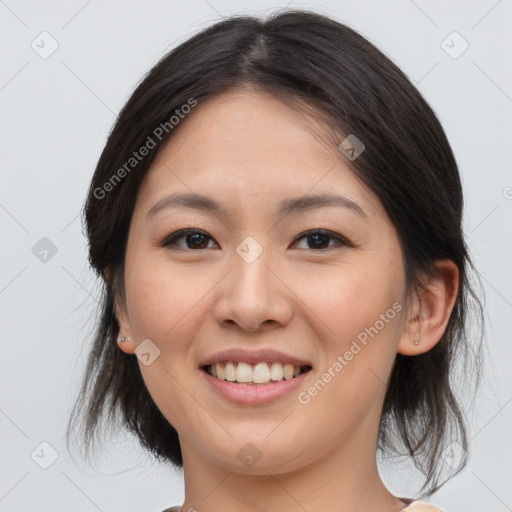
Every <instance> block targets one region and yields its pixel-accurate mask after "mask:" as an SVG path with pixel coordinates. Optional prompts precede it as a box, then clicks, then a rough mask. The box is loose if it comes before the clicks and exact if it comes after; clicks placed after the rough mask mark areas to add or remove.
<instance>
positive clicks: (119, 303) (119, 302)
mask: <svg viewBox="0 0 512 512" xmlns="http://www.w3.org/2000/svg"><path fill="white" fill-rule="evenodd" d="M114 310H115V315H116V318H117V323H118V324H119V334H118V337H117V344H118V345H119V348H120V349H121V350H122V351H123V352H125V353H126V354H133V353H134V352H135V348H136V345H135V340H134V339H133V335H132V328H131V325H130V320H129V318H128V311H127V308H126V303H125V301H124V300H123V299H120V298H118V296H116V298H115V299H114Z"/></svg>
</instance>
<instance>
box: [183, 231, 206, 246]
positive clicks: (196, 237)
mask: <svg viewBox="0 0 512 512" xmlns="http://www.w3.org/2000/svg"><path fill="white" fill-rule="evenodd" d="M188 236H189V241H192V242H191V243H192V245H193V246H194V247H200V248H201V249H202V248H203V247H202V245H204V235H201V234H200V233H193V234H192V235H188ZM201 242H203V243H201ZM206 245H208V244H206Z"/></svg>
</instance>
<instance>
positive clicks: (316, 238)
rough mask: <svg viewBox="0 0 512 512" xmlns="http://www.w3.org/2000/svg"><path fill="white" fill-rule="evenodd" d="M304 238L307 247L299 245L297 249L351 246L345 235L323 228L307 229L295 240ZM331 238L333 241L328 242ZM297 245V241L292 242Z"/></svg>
mask: <svg viewBox="0 0 512 512" xmlns="http://www.w3.org/2000/svg"><path fill="white" fill-rule="evenodd" d="M302 239H305V240H306V244H307V247H299V249H320V250H321V249H330V248H332V247H343V246H353V244H352V243H351V242H349V241H348V240H347V239H346V238H345V237H343V236H341V235H338V234H337V233H333V232H332V231H326V230H323V229H316V230H312V231H308V232H306V233H303V234H302V235H301V236H299V237H298V238H296V241H297V240H302ZM331 240H333V241H334V242H335V243H334V244H330V241H331ZM294 245H295V246H296V245H297V242H295V243H294Z"/></svg>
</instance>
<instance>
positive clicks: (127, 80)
mask: <svg viewBox="0 0 512 512" xmlns="http://www.w3.org/2000/svg"><path fill="white" fill-rule="evenodd" d="M287 5H289V6H290V7H292V8H300V9H311V10H314V11H317V12H320V13H324V14H327V15H329V16H332V17H334V18H335V19H337V20H339V21H342V22H344V23H347V24H348V25H350V26H351V27H353V28H355V29H356V30H358V31H359V32H360V33H362V34H363V35H364V36H366V37H367V38H368V39H369V40H370V41H372V42H373V43H374V44H376V45H377V46H378V47H379V48H380V49H381V50H383V51H384V52H385V53H386V54H387V55H388V56H389V57H391V58H392V59H393V60H394V61H395V62H396V63H397V64H398V65H399V66H400V67H401V68H402V69H403V70H404V72H405V73H406V74H407V75H408V77H409V78H410V79H411V81H412V82H413V83H414V84H416V85H417V87H418V88H419V90H420V91H421V92H422V94H423V95H424V96H425V98H426V99H427V101H428V102H429V103H430V104H431V106H432V107H433V109H434V110H435V112H436V113H437V115H438V116H439V119H440V121H441V123H442V125H443V127H444V129H445V130H446V133H447V135H448V138H449V140H450V142H451V144H452V147H453V150H454V152H455V155H456V158H457V161H458V164H459V166H460V170H461V174H462V179H463V184H464V192H465V218H464V225H465V231H466V234H467V238H468V243H469V246H470V249H471V251H472V254H473V257H474V260H475V262H476V266H477V268H478V270H479V274H480V278H481V280H482V284H483V286H484V290H485V295H486V304H487V319H488V320H487V321H488V329H487V344H488V350H487V352H488V356H487V362H486V366H485V370H486V375H485V379H484V382H483V385H482V387H481V389H480V391H479V393H478V396H477V397H476V398H475V401H474V405H475V407H474V410H475V412H474V413H473V414H472V415H471V436H472V443H473V449H472V452H471V460H470V464H469V466H468V467H467V468H466V469H465V470H464V472H463V473H461V474H460V475H459V476H457V477H456V478H454V479H453V480H452V481H450V482H449V483H448V484H447V485H446V486H445V487H443V488H442V490H441V491H440V492H438V493H437V494H435V495H434V496H433V497H432V498H431V501H432V502H433V503H435V504H437V505H438V506H440V507H442V508H443V509H445V510H446V512H477V511H486V512H505V511H510V510H512V485H511V483H512V403H511V401H512V372H511V370H510V366H511V363H512V342H511V336H510V320H511V318H512V279H511V273H510V264H511V262H512V226H511V224H512V223H511V219H512V173H511V151H510V146H511V141H512V133H511V132H512V130H511V125H512V123H511V120H512V117H511V113H512V80H511V78H512V66H511V63H512V59H511V57H512V55H511V53H512V41H511V39H512V37H511V34H512V30H511V28H512V27H511V21H512V1H510V0H501V1H496V0H480V1H467V0H459V1H440V0H437V1H429V2H427V1H423V0H415V1H412V0H394V1H390V2H380V1H377V0H358V1H353V0H352V1H346V0H330V1H324V2H323V3H318V4H313V3H299V2H292V3H287V2H280V1H276V2H271V1H261V0H189V1H188V2H187V3H184V2H172V1H167V2H164V1H162V0H146V1H144V2H134V1H131V2H123V1H121V0H108V1H100V0H89V1H85V0H68V1H66V2H64V1H63V0H62V1H56V0H54V1H45V2H36V1H34V0H31V1H21V0H2V1H0V16H1V28H2V31H1V36H0V37H1V48H2V60H1V71H0V101H1V109H2V110H1V158H0V163H1V169H2V172H1V189H0V221H1V248H2V253H1V265H0V306H1V319H2V323H1V353H0V432H1V435H0V511H4V512H7V511H9V512H29V511H30V512H38V511H52V512H65V511H66V512H67V511H69V510H73V511H84V512H89V511H91V512H93V511H98V510H99V511H104V512H106V511H120V510H123V511H124V512H131V511H133V512H144V511H147V512H152V511H153V512H159V511H161V510H162V509H164V508H165V507H167V506H171V505H176V504H180V503H181V502H182V499H183V496H184V492H183V480H182V476H181V474H180V473H179V472H177V471H175V470H174V469H172V468H171V467H169V466H164V465H159V464H155V463H152V461H151V459H149V458H148V457H146V456H145V454H144V453H143V452H142V451H141V450H140V449H139V448H138V445H137V443H136V442H135V441H134V440H133V439H132V438H131V437H130V436H127V435H119V436H118V437H117V438H115V439H113V440H112V442H111V443H110V444H109V448H108V450H107V451H106V452H105V453H104V456H103V457H102V459H101V460H100V461H99V462H98V464H97V466H96V467H95V468H94V467H91V466H87V465H85V463H84V462H82V461H80V460H74V459H73V458H72V457H71V456H70V455H69V453H67V451H66V446H65V443H64V433H65V428H66V422H67V418H68V415H69V412H70V410H71V406H72V404H73V399H74V397H75V394H76V391H77V386H78V383H79V380H80V376H81V372H82V370H83V367H84V362H85V357H86V354H87V353H88V347H89V342H90V337H91V333H92V329H93V320H94V315H95V312H96V309H95V308H96V307H97V295H98V290H99V288H98V286H97V284H96V283H95V279H94V276H93V274H92V272H91V271H90V270H89V268H88V265H87V252H86V240H85V238H84V236H83V234H82V228H81V222H80V218H79V213H80V210H81V207H82V204H83V201H84V199H85V194H86V191H87V187H88V184H89V180H90V178H91V176H92V173H93V170H94V167H95V165H96V162H97V159H98V157H99V155H100V152H101V150H102V148H103V145H104V143H105V140H106V137H107V134H108V132H109V130H110V128H111V126H112V123H113V121H114V119H115V116H116V115H117V113H118V112H119V110H120V109H121V107H122V105H123V104H124V102H125V101H126V99H127V98H128V96H129V95H130V93H131V92H132V90H133V88H134V87H135V85H136V84H137V83H138V81H139V80H140V78H141V76H142V75H143V74H144V73H145V72H146V71H147V70H148V69H149V68H150V67H152V66H153V65H154V64H155V63H156V62H157V60H158V59H159V58H160V57H161V56H162V55H163V54H164V53H166V52H167V51H169V50H170V49H171V48H172V47H174V46H175V45H176V44H178V43H179V42H182V41H183V40H185V39H186V38H188V37H189V36H190V35H191V34H193V33H196V32H197V31H199V30H200V29H202V28H204V27H206V26H207V25H209V24H211V23H212V22H214V21H217V20H220V19H221V18H222V17H224V16H229V15H231V14H235V13H251V14H264V13H268V12H271V11H272V10H274V9H277V8H284V7H286V6H287ZM454 32H456V34H454ZM466 46H467V48H466ZM41 443H43V444H41ZM45 465H48V466H49V467H47V468H46V469H45V468H44V467H43V466H45ZM382 471H383V475H384V476H385V479H386V482H387V483H388V485H389V487H390V489H391V490H392V491H394V492H395V493H396V494H398V495H401V496H405V495H411V494H410V493H411V492H412V491H411V489H413V488H414V487H415V482H414V479H411V478H410V477H409V476H408V475H409V473H408V472H404V471H393V470H391V469H390V468H389V467H388V465H386V464H384V465H383V469H382ZM333 512H334V509H333Z"/></svg>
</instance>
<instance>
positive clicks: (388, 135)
mask: <svg viewBox="0 0 512 512" xmlns="http://www.w3.org/2000/svg"><path fill="white" fill-rule="evenodd" d="M248 86H249V87H253V88H256V89H258V90H261V91H263V92H267V93H270V94H273V95H274V96H278V97H279V98H282V99H283V100H286V98H292V99H294V101H295V100H296V101H295V108H296V109H297V110H298V111H301V112H304V108H305V107H304V105H309V106H310V107H311V106H314V107H315V108H316V110H317V111H318V112H320V113H321V115H322V121H323V125H324V126H325V127H327V128H330V129H331V130H332V131H331V133H337V134H339V133H341V134H344V135H345V136H348V135H349V134H355V135H356V136H357V138H358V139H360V140H361V141H363V143H364V145H365V150H364V152H363V153H361V154H360V156H359V157H358V158H357V159H356V160H353V161H350V162H347V163H348V164H349V166H350V168H351V170H352V171H353V173H354V174H355V176H357V177H358V178H359V179H360V180H362V182H363V183H364V184H365V185H366V186H367V187H368V188H369V189H370V190H371V191H373V192H374V193H375V194H376V195H377V197H378V198H379V199H380V201H381V203H382V205H383V207H384V208H385V210H386V212H387V214H388V216H389V218H390V220H391V222H392V223H393V225H394V226H395V228H396V230H397V232H398V235H399V240H400V244H401V248H402V251H403V255H404V261H405V264H404V272H405V276H406V283H407V289H408V291H410V292H411V293H414V292H417V291H418V290H419V287H420V282H421V276H424V275H432V274H435V263H436V261H438V260H440V259H444V258H448V259H450V260H452V261H453V262H455V264H456V265H457V267H458V270H459V290H458V295H457V299H456V302H455V305H454V308H453V311H452V313H451V316H450V319H449V322H448V325H447V328H446V330H445V332H444V334H443V336H442V338H441V340H440V341H439V343H437V344H436V345H435V347H434V348H432V349H431V350H429V351H428V352H426V353H424V354H421V355H418V356H414V357H408V356H403V355H400V354H397V356H396V360H395V362H394V366H393V368H392V373H391V376H390V380H389V383H388V389H387V394H386V396H385V400H384V405H383V410H382V418H381V427H380V433H379V448H380V449H381V450H382V451H383V453H389V454H399V455H404V454H405V455H408V456H410V457H412V460H413V461H414V464H415V466H416V467H417V468H418V469H419V470H421V471H422V472H423V474H424V484H423V487H422V489H421V490H422V491H425V492H424V494H426V495H429V494H432V493H433V492H435V491H436V490H437V489H438V488H439V487H440V486H441V485H443V484H444V483H445V481H446V480H447V479H445V480H443V481H441V479H442V476H443V474H444V470H445V469H446V466H445V465H444V467H443V463H442V457H441V455H442V453H443V450H444V449H445V448H446V446H448V445H449V444H450V443H451V442H453V441H457V442H458V443H459V444H460V445H461V446H462V447H463V448H464V450H463V451H462V453H463V457H462V459H461V461H460V465H459V467H458V468H457V469H456V470H454V471H452V473H451V475H450V476H453V474H455V473H457V472H458V471H460V470H461V469H462V468H463V467H464V466H465V465H466V462H467V451H468V432H467V426H466V420H465V415H464V413H463V412H462V408H461V407H460V406H459V404H458V402H457V400H456V398H455V394H454V379H453V375H454V371H455V370H454V368H455V363H456V362H458V360H459V359H461V358H462V360H463V361H467V360H468V357H469V353H470V352H472V349H471V345H470V339H469V338H470V336H469V331H468V326H469V323H470V315H471V313H475V315H474V316H475V317H478V318H477V320H478V319H479V320H480V321H482V319H483V313H482V305H481V303H480V301H479V299H478V297H477V294H476V293H475V292H474V290H473V289H472V286H471V284H470V281H469V278H468V276H469V271H470V270H471V269H473V265H472V263H471V260H470V257H469V254H468V250H467V246H466V243H465V240H464V235H463V231H462V213H463V196H462V187H461V182H460V177H459V171H458V168H457V164H456V161H455V158H454V155H453V153H452V150H451V148H450V145H449V143H448V140H447V138H446V135H445V133H444V131H443V129H442V127H441V125H440V123H439V121H438V119H437V117H436V115H435V113H434V112H433V110H432V109H431V108H430V107H429V105H428V104H427V102H426V101H425V100H424V98H423V97H422V95H421V94H420V92H419V91H418V90H417V89H416V88H415V87H414V86H413V85H412V83H411V82H410V81H409V80H408V78H407V77H406V75H405V74H404V73H403V72H402V71H401V70H400V69H399V68H398V67H397V66H396V65H395V64H394V63H393V62H392V61H391V60H390V59H389V58H388V57H386V56H385V55H384V54H383V53H382V52H381V51H380V50H378V49H377V48H376V47H375V46H374V45H373V44H372V43H370V42H369V41H368V40H367V39H365V38H364V37H363V36H361V35H359V34H358V33H357V32H356V31H354V30H353V29H351V28H349V27H348V26H346V25H343V24H341V23H338V22H336V21H334V20H332V19H330V18H328V17H326V16H323V15H320V14H315V13H311V12H307V11H284V12H277V13H274V14H272V15H271V16H269V17H267V18H266V19H258V18H255V17H248V16H234V17H231V18H228V19H226V20H224V21H221V22H217V23H215V24H213V25H212V26H210V27H208V28H206V29H205V30H203V31H201V32H200V33H198V34H196V35H194V36H193V37H191V38H190V39H188V40H187V41H185V42H184V43H182V44H180V45H179V46H178V47H176V48H175V49H173V50H172V51H170V52H169V53H168V54H166V55H165V56H164V57H163V58H162V59H161V60H160V61H159V62H158V63H157V64H156V65H155V66H154V67H153V68H152V69H151V70H150V71H149V72H148V73H147V75H146V76H145V77H144V78H143V79H142V81H141V82H140V84H139V85H138V86H137V87H136V89H135V91H134V92H133V94H132V95H131V97H130V98H129V99H128V101H127V103H126V104H125V106H124V107H123V109H122V110H121V112H120V114H119V116H118V118H117V120H116V122H115V124H114V126H113V128H112V130H111V132H110V134H109V136H108V140H107V142H106V145H105V147H104V149H103V152H102V154H101V156H100V159H99V161H98V164H97V167H96V170H95V172H94V176H93V177H92V181H91V184H90V188H89V191H88V195H87V199H86V203H85V205H84V215H85V229H86V234H87V237H88V241H89V262H90V264H91V266H92V267H93V268H94V270H95V272H96V273H97V275H98V276H99V277H101V278H102V279H101V285H102V290H101V293H102V296H101V302H100V313H99V316H100V318H99V322H98V324H97V328H96V331H95V335H94V341H93V345H92V348H91V351H90V354H89V357H88V360H87V366H86V369H85V374H84V378H83V383H82V386H81V389H80V391H79V396H78V399H77V402H76V404H75V406H74V409H73V412H72V414H71V418H70V422H69V425H68V432H67V440H68V444H69V438H70V431H71V430H72V429H73V428H74V426H76V425H77V423H78V422H81V423H80V429H78V431H79V432H80V435H81V439H82V440H83V441H84V446H86V447H87V448H86V450H87V451H88V450H89V445H90V444H91V441H94V440H95V439H96V438H97V437H98V431H99V430H100V428H99V427H100V424H101V422H102V420H106V422H107V424H112V423H113V421H114V420H115V419H120V420H121V423H122V424H123V425H124V426H125V427H126V428H127V429H128V431H130V432H131V433H133V434H134V435H135V436H136V438H138V440H139V441H140V443H141V444H142V446H143V447H144V448H146V449H147V450H148V451H149V452H150V453H151V454H153V455H154V456H155V458H156V459H158V460H160V461H170V462H171V463H172V464H174V465H175V466H176V467H177V468H179V467H181V466H182V465H183V460H182V454H181V449H180V445H179V439H178V435H177V432H176V430H175V429H174V428H173V426H172V425H171V424H170V423H169V422H168V421H167V420H166V418H165V417H164V416H163V415H162V413H161V412H160V410H159V409H158V407H157V406H156V405H155V403H154V401H153V400H152V398H151V396H150V394H149V392H148V390H147V388H146V387H145V384H144V381H143V379H142V376H141V372H140V369H139V365H138V362H137V358H136V356H133V355H126V354H124V353H123V352H122V351H120V350H119V348H118V346H117V343H116V338H117V336H118V334H119V325H118V321H117V319H116V315H115V304H116V301H117V300H123V297H124V258H125V251H126V245H127V238H128V232H129V226H130V221H131V216H132V213H133V210H134V206H135V201H136V198H137V194H138V191H139V188H140V186H141V183H142V182H143V180H144V178H145V176H146V174H147V172H148V170H149V169H150V167H151V164H152V162H153V160H154V158H155V156H156V155H157V153H158V150H159V149H160V148H162V147H163V146H164V145H165V143H166V142H167V141H168V140H169V139H170V137H171V136H172V134H173V131H172V129H171V128H170V126H169V119H170V118H171V116H173V115H174V114H175V113H177V111H180V109H181V108H182V106H183V105H186V104H192V102H191V101H190V100H191V99H194V100H195V101H197V102H198V104H200V103H201V102H203V101H205V100H207V99H209V98H212V97H213V96H215V95H218V94H220V93H223V92H228V91H230V90H233V89H236V88H244V87H248ZM183 111H184V112H185V109H183ZM166 123H167V124H166ZM163 126H165V127H166V129H165V130H164V129H160V131H158V132H156V128H157V127H163ZM164 132H165V133H164ZM155 133H158V134H159V137H155V136H152V137H151V138H152V141H153V143H154V144H155V145H156V147H155V149H153V150H151V151H149V153H148V154H147V156H146V157H145V158H144V159H141V160H140V161H137V162H136V163H135V166H136V168H134V170H130V171H127V169H126V163H127V162H128V161H130V158H131V157H132V156H133V152H134V151H136V150H138V149H139V148H141V147H142V146H144V145H145V144H146V143H147V141H148V140H149V139H148V136H151V134H155ZM339 142H341V139H340V140H338V143H339ZM133 163H134V162H132V164H133ZM132 167H134V166H133V165H132ZM121 169H125V171H127V172H124V173H122V172H121ZM116 172H117V176H118V178H119V179H117V180H115V182H114V181H113V178H114V175H115V174H116ZM121 177H122V179H120V178H121ZM107 183H110V184H111V186H110V187H109V186H107V185H106V184H107ZM106 190H108V193H105V191H106ZM480 345H481V341H480ZM480 345H479V346H480ZM475 361H476V362H475V364H476V368H477V370H478V369H479V368H480V366H479V363H478V361H479V357H475ZM464 368H466V366H465V367H464ZM465 371H466V374H468V373H470V375H466V378H471V377H472V376H473V375H475V372H474V371H472V372H468V371H467V369H466V370H465ZM476 374H478V375H479V371H477V372H476Z"/></svg>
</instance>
